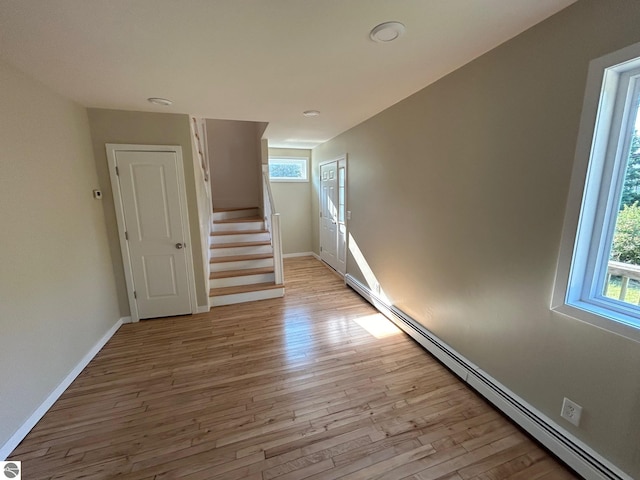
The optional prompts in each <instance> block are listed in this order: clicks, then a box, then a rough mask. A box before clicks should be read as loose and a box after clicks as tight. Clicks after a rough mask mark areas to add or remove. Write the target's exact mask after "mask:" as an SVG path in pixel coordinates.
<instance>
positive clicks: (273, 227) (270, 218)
mask: <svg viewBox="0 0 640 480" xmlns="http://www.w3.org/2000/svg"><path fill="white" fill-rule="evenodd" d="M262 197H263V204H264V223H265V226H266V228H267V230H269V232H270V233H271V246H272V247H273V267H274V269H273V271H274V275H275V283H276V284H278V285H282V284H284V266H283V262H282V233H281V229H280V214H279V213H277V211H276V207H275V203H274V201H273V193H272V192H271V182H269V167H268V166H267V165H263V166H262Z"/></svg>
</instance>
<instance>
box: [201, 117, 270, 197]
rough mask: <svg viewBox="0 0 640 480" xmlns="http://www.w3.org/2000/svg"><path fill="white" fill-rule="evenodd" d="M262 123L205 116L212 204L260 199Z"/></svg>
mask: <svg viewBox="0 0 640 480" xmlns="http://www.w3.org/2000/svg"><path fill="white" fill-rule="evenodd" d="M263 125H264V124H262V123H258V122H240V121H235V120H211V119H207V144H208V146H209V163H210V165H211V188H212V192H211V193H212V200H213V205H214V206H215V208H237V207H258V206H260V205H261V203H262V198H261V195H262V187H261V181H260V180H261V178H262V177H261V172H260V163H261V158H260V141H259V140H258V133H259V129H260V128H262V129H263V130H264V128H263V127H262V126H263Z"/></svg>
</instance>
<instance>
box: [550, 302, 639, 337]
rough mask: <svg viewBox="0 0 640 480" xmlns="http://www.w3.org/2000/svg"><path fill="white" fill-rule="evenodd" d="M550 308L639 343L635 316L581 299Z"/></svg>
mask: <svg viewBox="0 0 640 480" xmlns="http://www.w3.org/2000/svg"><path fill="white" fill-rule="evenodd" d="M551 310H552V311H553V312H557V313H559V314H562V315H565V316H567V317H570V318H573V319H574V320H578V321H580V322H584V323H587V324H589V325H593V326H594V327H597V328H600V329H602V330H606V331H607V332H610V333H613V334H616V335H620V336H621V337H624V338H626V339H628V340H632V341H634V342H638V343H640V327H638V326H637V325H638V320H637V319H636V318H635V317H630V316H628V315H624V314H622V313H618V312H614V311H612V310H609V309H607V308H603V307H601V306H599V305H594V304H591V303H587V302H583V301H579V302H574V303H573V304H571V305H569V304H566V303H563V304H561V305H558V306H554V307H552V308H551Z"/></svg>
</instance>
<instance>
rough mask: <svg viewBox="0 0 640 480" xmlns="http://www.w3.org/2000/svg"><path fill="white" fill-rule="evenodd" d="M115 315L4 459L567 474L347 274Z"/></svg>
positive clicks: (316, 472)
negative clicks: (272, 295)
mask: <svg viewBox="0 0 640 480" xmlns="http://www.w3.org/2000/svg"><path fill="white" fill-rule="evenodd" d="M285 278H286V282H287V295H286V297H285V298H278V299H273V300H264V301H261V302H255V303H252V304H244V305H232V306H226V307H218V308H215V309H213V310H212V311H211V312H210V313H207V314H200V315H194V316H189V317H173V318H169V319H158V320H148V321H143V322H140V323H138V324H130V325H124V326H123V327H122V328H120V330H119V331H118V332H117V333H116V334H115V335H114V337H113V338H112V339H111V341H109V343H108V344H107V345H106V346H105V347H104V348H103V349H102V351H100V353H99V354H98V355H97V356H96V358H95V359H94V360H93V361H92V362H91V363H90V364H89V366H88V367H87V368H86V369H85V370H84V371H83V372H82V374H81V375H80V376H79V377H78V378H77V380H76V381H75V382H74V383H73V384H72V385H71V386H70V387H69V389H68V390H67V391H66V392H65V393H64V394H63V395H62V397H61V398H60V399H59V400H58V401H57V402H56V403H55V405H54V406H53V407H52V409H51V410H50V411H49V412H48V413H47V414H46V415H45V416H44V418H43V419H42V420H41V421H40V422H39V423H38V425H37V426H36V427H35V428H34V429H33V431H32V432H31V433H30V434H29V435H28V436H27V438H26V439H25V440H24V441H23V442H22V443H21V444H20V445H19V446H18V448H17V449H16V450H15V451H14V452H13V454H12V456H11V459H13V460H21V461H22V462H23V464H22V466H23V478H25V479H29V480H34V479H45V478H65V479H72V478H84V479H93V478H115V477H117V478H121V479H158V480H159V479H169V478H182V479H217V480H222V479H243V480H271V479H276V480H294V479H295V480H298V479H308V480H320V479H345V480H346V479H349V480H351V479H363V480H371V479H413V480H427V479H433V480H435V479H441V480H469V479H473V480H503V479H511V480H534V479H540V480H551V479H572V478H578V477H576V476H575V475H574V474H572V473H570V472H569V471H568V470H566V469H565V467H563V466H562V465H561V464H560V463H558V462H557V461H556V460H555V459H554V458H553V457H551V456H549V454H547V453H546V452H545V451H544V450H542V449H541V448H540V447H539V446H538V445H536V444H535V443H534V442H532V441H531V440H530V439H529V438H528V437H527V436H526V435H524V434H523V433H521V432H520V431H519V430H518V429H517V428H516V427H514V426H513V425H512V424H511V423H510V422H509V421H508V420H506V419H505V418H504V417H502V416H501V415H500V414H499V413H498V412H496V411H495V410H494V409H493V408H492V407H491V406H489V405H488V404H487V403H485V401H483V400H482V398H480V397H479V396H478V395H477V394H475V393H474V392H473V391H472V390H470V389H468V388H467V387H466V386H465V385H464V384H462V383H461V382H460V381H458V379H457V378H456V377H455V376H454V375H452V374H451V373H450V372H449V371H447V370H446V369H445V368H444V367H443V366H441V365H440V364H439V363H438V362H437V361H435V360H434V359H433V358H432V357H431V356H430V355H429V354H428V353H426V352H425V351H424V350H423V349H422V348H421V347H419V346H418V345H417V344H415V343H414V342H413V341H412V340H410V339H409V337H407V336H405V335H404V334H403V333H401V332H400V331H399V330H398V329H397V328H395V327H394V326H393V325H392V324H391V323H390V322H388V321H386V320H385V319H384V317H382V316H381V315H379V314H377V313H376V311H375V310H374V309H373V308H372V307H371V306H370V305H369V304H367V303H365V302H364V301H363V300H362V299H361V298H360V297H359V296H358V295H356V294H355V293H354V292H353V291H351V290H350V289H348V288H347V287H345V286H344V284H343V282H342V280H341V279H340V278H338V277H337V276H336V275H335V274H334V273H333V272H332V271H330V270H329V269H328V268H326V267H325V266H324V265H323V264H321V263H320V262H318V261H317V260H315V259H313V258H311V257H307V258H297V259H288V260H286V261H285Z"/></svg>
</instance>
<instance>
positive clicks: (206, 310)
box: [195, 305, 209, 313]
mask: <svg viewBox="0 0 640 480" xmlns="http://www.w3.org/2000/svg"><path fill="white" fill-rule="evenodd" d="M195 313H209V305H198V306H197V307H196V311H195Z"/></svg>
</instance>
